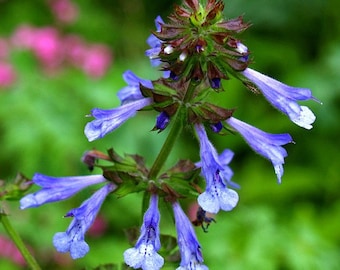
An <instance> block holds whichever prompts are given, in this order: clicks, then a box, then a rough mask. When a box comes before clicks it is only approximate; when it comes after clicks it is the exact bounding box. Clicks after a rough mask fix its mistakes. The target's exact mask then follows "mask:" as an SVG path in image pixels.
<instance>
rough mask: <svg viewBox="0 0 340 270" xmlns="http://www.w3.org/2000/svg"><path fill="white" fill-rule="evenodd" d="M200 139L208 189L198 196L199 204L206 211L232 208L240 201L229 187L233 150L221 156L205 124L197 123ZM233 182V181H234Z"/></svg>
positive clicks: (202, 164) (196, 127)
mask: <svg viewBox="0 0 340 270" xmlns="http://www.w3.org/2000/svg"><path fill="white" fill-rule="evenodd" d="M195 129H196V132H197V134H198V137H199V140H200V157H201V162H200V164H199V165H201V167H202V175H203V176H204V178H205V180H206V190H205V191H204V192H203V193H202V194H200V195H199V196H198V199H197V201H198V204H199V205H200V206H201V207H202V208H203V210H204V211H207V212H210V213H217V212H218V211H219V210H220V209H222V210H224V211H230V210H232V209H233V208H234V207H235V206H236V204H237V202H238V194H237V192H236V191H234V190H232V189H228V188H227V184H230V183H232V182H231V181H230V179H231V177H232V175H233V172H232V171H231V169H230V168H229V167H228V166H227V164H229V162H230V160H231V159H232V155H233V153H232V152H231V151H228V152H224V153H223V155H222V156H221V158H220V157H219V156H218V154H217V151H216V149H215V148H214V146H213V145H212V144H211V142H210V141H209V139H208V136H207V133H206V131H205V129H204V126H203V125H195ZM232 184H233V183H232Z"/></svg>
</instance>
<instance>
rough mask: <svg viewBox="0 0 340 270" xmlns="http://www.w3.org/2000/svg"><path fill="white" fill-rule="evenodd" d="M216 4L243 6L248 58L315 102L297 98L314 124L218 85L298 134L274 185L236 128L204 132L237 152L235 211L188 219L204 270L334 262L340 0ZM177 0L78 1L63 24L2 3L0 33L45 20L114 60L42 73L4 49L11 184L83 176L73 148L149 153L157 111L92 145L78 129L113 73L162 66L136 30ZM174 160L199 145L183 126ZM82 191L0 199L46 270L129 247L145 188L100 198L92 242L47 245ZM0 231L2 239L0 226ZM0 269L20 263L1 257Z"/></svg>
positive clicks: (101, 100)
mask: <svg viewBox="0 0 340 270" xmlns="http://www.w3.org/2000/svg"><path fill="white" fill-rule="evenodd" d="M175 2H179V1H175ZM224 2H225V4H226V8H225V15H226V17H227V18H233V17H236V16H238V15H240V14H243V15H244V18H245V20H246V21H250V22H252V24H253V26H252V27H251V28H250V29H249V30H248V31H247V32H245V33H243V34H242V36H241V38H242V40H243V42H244V43H245V44H246V45H247V46H248V48H249V49H250V51H251V53H252V56H253V57H254V63H253V64H252V65H251V67H252V68H254V69H256V70H258V71H260V72H263V73H265V74H268V75H270V76H272V77H274V78H276V79H278V80H280V81H282V82H285V83H287V84H290V85H293V86H300V87H306V88H310V89H312V91H313V94H314V96H315V97H316V98H318V99H319V100H321V101H322V103H323V104H322V105H320V104H318V103H316V102H313V101H310V102H306V103H305V104H306V105H308V106H309V107H310V108H311V109H312V110H313V111H314V113H315V115H316V116H317V120H316V122H315V124H314V128H313V129H312V130H310V131H307V130H304V129H302V128H299V127H298V126H296V125H294V124H292V123H291V122H290V121H289V120H288V118H287V117H285V116H284V115H282V114H280V113H279V112H277V111H276V110H275V109H274V108H272V107H271V106H270V105H269V104H268V103H267V102H266V101H265V100H264V99H263V98H262V97H261V96H257V95H254V94H253V93H250V92H249V91H247V90H246V89H245V87H243V86H242V85H241V84H240V83H239V82H238V81H237V80H233V79H232V80H230V81H227V82H225V84H224V88H225V89H226V91H225V92H224V93H222V94H220V96H219V98H218V100H220V104H221V105H223V106H227V107H229V108H234V107H237V111H236V112H235V114H234V115H235V116H236V117H237V118H239V119H242V120H243V121H246V122H248V123H250V124H252V125H254V126H257V127H259V128H261V129H263V130H265V131H267V132H271V133H284V132H289V133H290V134H291V135H292V136H293V138H294V141H295V142H296V144H292V145H287V147H286V149H287V150H288V153H289V156H288V157H287V158H286V164H285V167H284V168H285V174H284V176H283V179H282V184H281V185H278V184H277V182H276V177H275V174H274V172H273V168H272V166H271V164H270V162H268V161H267V160H265V159H263V158H261V157H260V156H258V155H256V154H255V153H253V152H252V151H251V150H250V148H249V147H248V146H247V145H246V144H245V143H244V141H243V140H242V139H241V138H240V137H238V136H223V137H220V136H218V135H214V134H209V136H210V138H211V140H212V141H213V142H214V143H215V146H216V147H217V149H218V150H219V151H222V150H223V149H224V148H230V149H232V150H233V151H234V152H235V157H234V159H233V161H232V163H231V167H232V169H233V170H234V178H233V180H234V181H235V182H237V183H239V184H240V185H241V189H240V190H239V195H240V202H239V204H238V206H237V207H236V208H235V209H234V210H233V211H232V212H228V213H220V214H218V216H217V217H216V220H217V223H216V224H212V225H211V227H210V228H209V232H208V233H203V232H202V230H201V228H197V230H196V231H197V234H198V237H199V240H200V242H201V245H202V250H203V254H204V258H205V262H206V264H207V265H208V266H209V268H210V269H212V270H218V269H232V270H235V269H236V270H238V269H242V270H243V269H262V270H263V269H264V270H266V269H308V270H312V269H340V198H339V192H340V182H339V178H340V177H339V169H340V155H339V152H340V151H339V150H340V146H339V135H340V125H339V120H338V117H339V115H340V109H339V108H340V107H339V105H340V79H339V70H340V13H339V12H338V10H339V9H340V2H339V1H338V0H308V1H307V0H299V1H297V0H257V1H249V0H248V1H246V0H229V1H227V0H225V1H224ZM173 3H174V1H170V0H169V1H154V2H152V4H150V1H147V0H143V1H141V0H130V1H125V0H115V1H109V0H105V1H104V0H97V1H79V2H77V3H76V1H74V5H76V7H77V10H78V13H77V16H76V19H75V20H74V21H72V22H71V23H70V22H68V23H65V22H60V21H58V20H57V19H56V17H55V15H53V13H52V12H51V8H50V4H49V2H48V1H42V0H40V1H34V2H33V1H26V0H20V1H19V0H11V1H6V0H2V1H0V38H3V39H10V37H11V35H12V34H13V33H14V32H15V30H16V29H17V28H18V27H19V26H20V25H22V24H29V25H31V26H34V27H45V26H52V27H54V28H56V29H58V31H59V33H62V35H67V34H75V35H77V36H79V37H81V38H82V39H83V40H86V42H88V43H101V44H105V45H106V46H108V47H109V48H110V50H111V51H112V64H111V65H110V68H109V69H108V70H107V72H106V73H105V74H104V75H103V76H100V77H97V78H93V77H91V76H88V75H87V74H86V73H84V72H83V71H82V70H80V69H78V68H75V67H73V66H70V65H67V64H65V65H64V66H62V68H59V69H58V70H57V71H54V72H46V70H44V68H43V67H42V66H41V65H40V64H39V63H38V61H37V59H36V58H35V57H34V56H33V54H32V52H30V51H27V50H20V49H15V48H14V49H11V50H10V53H9V55H8V56H6V59H5V60H4V61H7V62H8V63H11V65H12V66H13V68H14V69H15V71H16V79H15V81H14V82H13V84H12V85H11V86H9V87H2V88H0V179H4V180H7V181H10V180H12V179H14V178H15V175H16V174H17V172H18V171H20V172H22V173H24V174H25V175H26V176H28V177H32V175H33V174H34V173H35V172H40V173H43V174H47V175H53V176H68V175H86V174H88V171H87V169H86V167H85V166H84V165H83V164H82V163H81V161H80V157H81V156H82V154H83V153H84V152H85V151H86V150H89V149H93V148H96V149H98V150H102V151H105V150H106V149H108V148H110V147H114V148H115V150H116V151H118V152H119V153H120V154H123V153H131V154H133V153H138V154H140V155H144V156H145V157H146V160H147V163H148V164H152V162H153V160H154V158H155V157H156V155H157V152H158V150H159V149H160V147H161V145H162V142H163V141H164V139H165V137H166V135H167V131H165V132H162V133H160V134H157V133H155V132H150V130H151V129H152V128H153V126H154V122H155V116H156V114H155V113H152V112H146V113H140V114H138V116H137V117H135V118H134V119H131V120H129V121H128V122H127V123H126V124H124V125H123V126H122V127H121V128H119V129H118V130H117V131H115V132H114V133H111V134H109V135H108V136H106V137H105V138H103V139H102V140H98V141H95V142H93V143H89V142H88V141H87V140H86V138H85V136H84V135H83V128H84V125H85V124H86V122H87V121H89V119H87V118H85V115H86V114H88V113H89V112H90V110H91V109H92V108H94V107H99V108H113V107H115V106H118V105H119V103H118V99H117V98H116V92H117V91H118V90H119V89H120V88H121V87H123V86H124V81H123V79H122V76H121V74H122V73H123V72H124V71H125V70H127V69H130V70H132V71H133V72H134V73H136V74H137V75H138V76H141V77H143V78H145V79H155V78H157V76H158V75H159V73H158V72H157V71H156V70H155V69H154V68H152V67H150V64H149V60H148V59H147V58H146V57H145V56H144V51H145V50H146V49H147V44H146V42H145V40H146V38H147V37H148V36H149V34H150V30H153V29H154V18H155V17H156V16H157V15H158V14H160V15H161V16H162V17H163V18H166V16H167V14H169V12H170V11H171V8H172V6H173ZM0 60H1V59H0ZM221 96H222V97H223V98H221ZM180 158H191V159H192V160H194V161H195V160H197V159H198V145H197V142H196V141H195V140H194V139H193V137H192V135H191V134H189V133H188V134H185V135H183V136H182V137H181V140H180V141H179V142H178V143H177V145H176V147H175V149H174V152H173V153H172V155H171V158H170V159H169V162H168V165H169V166H170V165H172V164H173V162H175V161H176V160H178V159H180ZM94 173H100V172H99V171H96V170H95V172H94ZM91 192H92V190H91V189H90V190H86V191H84V192H82V193H80V194H79V195H77V196H75V197H74V198H72V199H70V200H67V201H65V202H60V203H55V204H50V205H45V206H42V207H40V208H36V209H28V210H24V211H20V210H18V207H19V203H18V202H6V203H3V204H2V206H3V207H4V208H5V209H6V211H7V212H8V213H9V214H10V216H9V218H10V219H11V221H12V222H13V225H14V226H15V228H16V229H17V230H18V231H19V233H20V234H21V236H22V237H23V239H24V240H25V242H26V243H27V244H28V245H29V246H30V248H31V249H32V250H33V252H34V254H35V255H36V258H37V260H38V261H39V262H40V263H41V265H42V266H43V269H82V268H84V267H88V268H89V269H90V268H91V267H96V266H97V265H98V264H103V263H112V262H113V263H122V262H123V257H122V253H123V251H124V250H125V249H126V248H128V247H129V244H128V241H127V240H126V238H125V235H124V229H125V228H127V227H133V226H137V227H139V226H140V215H141V212H140V210H141V207H140V205H141V198H142V194H136V195H129V196H127V197H124V198H122V199H115V198H111V197H110V198H108V199H107V200H106V202H105V203H104V205H103V207H102V210H101V214H100V217H101V219H102V220H103V222H102V223H103V224H104V225H105V226H104V229H103V230H101V231H100V233H98V234H96V233H92V234H90V235H88V236H87V240H88V243H89V245H90V248H91V250H90V252H89V253H88V254H87V256H86V257H85V258H83V259H79V260H76V261H72V260H71V259H70V258H69V255H68V254H61V255H60V254H57V253H56V252H55V250H54V247H53V245H52V237H53V235H54V233H55V232H58V231H64V230H66V228H67V226H68V224H69V222H70V220H68V219H63V218H62V216H63V215H64V214H65V213H66V212H67V211H68V210H69V209H71V208H75V207H77V206H79V205H80V204H81V202H82V201H83V200H84V199H85V198H87V197H88V196H89V195H90V194H91ZM161 208H162V210H163V212H164V215H163V216H162V228H161V230H162V232H163V233H168V234H171V235H175V232H174V228H173V226H171V222H169V221H171V218H170V215H169V214H167V213H166V209H165V207H164V206H161ZM0 236H1V237H7V235H6V234H5V232H4V230H3V228H2V226H0ZM0 256H1V255H0ZM0 269H10V270H12V269H25V267H23V266H19V265H18V264H16V263H14V262H13V261H11V260H10V259H8V258H6V257H4V256H2V257H0ZM167 269H175V267H174V266H173V265H169V266H168V268H167Z"/></svg>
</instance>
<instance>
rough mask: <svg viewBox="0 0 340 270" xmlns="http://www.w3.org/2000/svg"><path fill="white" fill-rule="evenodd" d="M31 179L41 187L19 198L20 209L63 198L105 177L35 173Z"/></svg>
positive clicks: (101, 180)
mask: <svg viewBox="0 0 340 270" xmlns="http://www.w3.org/2000/svg"><path fill="white" fill-rule="evenodd" d="M32 181H33V182H34V183H35V184H36V185H38V186H40V187H42V189H41V190H39V191H37V192H35V193H33V194H28V195H26V196H25V197H23V198H22V199H21V200H20V208H21V209H25V208H29V207H38V206H40V205H42V204H45V203H50V202H56V201H61V200H65V199H67V198H69V197H71V196H73V195H74V194H75V193H77V192H79V191H80V190H82V189H84V188H86V187H88V186H90V185H94V184H98V183H102V182H105V181H106V179H105V178H104V177H103V176H102V175H89V176H75V177H50V176H46V175H42V174H39V173H37V174H35V175H34V176H33V178H32Z"/></svg>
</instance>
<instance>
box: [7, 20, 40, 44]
mask: <svg viewBox="0 0 340 270" xmlns="http://www.w3.org/2000/svg"><path fill="white" fill-rule="evenodd" d="M35 32H36V28H34V27H32V26H30V25H26V24H23V25H20V26H19V27H18V28H17V29H16V30H15V31H14V33H13V34H12V36H11V38H10V40H11V43H12V44H13V46H14V47H15V48H19V49H32V44H33V43H34V38H35Z"/></svg>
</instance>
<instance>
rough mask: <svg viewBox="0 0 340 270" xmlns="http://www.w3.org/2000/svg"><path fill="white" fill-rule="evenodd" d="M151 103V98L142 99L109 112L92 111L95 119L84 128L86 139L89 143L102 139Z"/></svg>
mask: <svg viewBox="0 0 340 270" xmlns="http://www.w3.org/2000/svg"><path fill="white" fill-rule="evenodd" d="M151 102H152V99H151V98H143V99H140V100H136V101H133V102H130V103H127V104H124V105H122V106H120V107H118V108H115V109H111V110H101V109H93V110H92V113H91V115H92V116H93V117H94V118H96V119H95V120H93V121H91V122H89V123H87V124H86V126H85V131H84V132H85V135H86V137H87V139H88V140H89V141H90V142H91V141H94V140H96V139H99V138H102V137H104V136H105V135H106V134H107V133H109V132H112V131H113V130H115V129H116V128H118V127H119V126H120V125H121V124H123V123H124V122H125V121H127V120H128V119H129V118H131V117H133V116H134V115H135V114H136V113H137V111H138V110H140V109H142V108H144V107H145V106H147V105H150V104H151Z"/></svg>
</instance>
